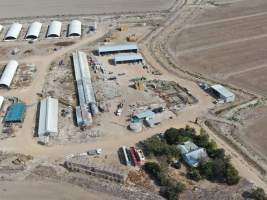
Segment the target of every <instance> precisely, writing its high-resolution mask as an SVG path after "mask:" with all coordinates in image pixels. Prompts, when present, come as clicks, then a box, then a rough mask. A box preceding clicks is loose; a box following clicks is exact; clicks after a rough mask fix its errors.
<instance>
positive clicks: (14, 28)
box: [4, 23, 22, 40]
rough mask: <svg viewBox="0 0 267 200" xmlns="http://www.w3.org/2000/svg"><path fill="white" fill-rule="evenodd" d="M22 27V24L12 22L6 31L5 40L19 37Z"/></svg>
mask: <svg viewBox="0 0 267 200" xmlns="http://www.w3.org/2000/svg"><path fill="white" fill-rule="evenodd" d="M21 29H22V24H20V23H14V24H12V25H11V26H10V28H9V29H8V31H7V33H6V35H5V38H4V40H16V39H18V37H19V34H20V31H21Z"/></svg>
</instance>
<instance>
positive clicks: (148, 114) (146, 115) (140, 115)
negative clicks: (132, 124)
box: [133, 110, 155, 121]
mask: <svg viewBox="0 0 267 200" xmlns="http://www.w3.org/2000/svg"><path fill="white" fill-rule="evenodd" d="M154 117H155V113H154V112H153V111H151V110H146V111H144V112H141V113H138V114H136V115H134V116H133V119H134V121H136V120H137V121H138V120H144V119H153V118H154ZM135 119H136V120H135Z"/></svg>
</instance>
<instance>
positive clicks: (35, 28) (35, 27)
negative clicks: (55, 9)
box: [26, 22, 42, 39]
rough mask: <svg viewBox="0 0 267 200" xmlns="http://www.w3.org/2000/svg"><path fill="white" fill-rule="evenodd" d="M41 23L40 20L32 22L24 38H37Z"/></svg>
mask: <svg viewBox="0 0 267 200" xmlns="http://www.w3.org/2000/svg"><path fill="white" fill-rule="evenodd" d="M41 28H42V24H41V23H40V22H33V23H32V24H31V25H30V27H29V29H28V32H27V34H26V39H37V38H38V37H39V34H40V32H41Z"/></svg>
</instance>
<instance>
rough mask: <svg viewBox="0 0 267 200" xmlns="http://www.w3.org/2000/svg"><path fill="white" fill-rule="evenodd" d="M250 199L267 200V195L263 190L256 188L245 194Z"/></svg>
mask: <svg viewBox="0 0 267 200" xmlns="http://www.w3.org/2000/svg"><path fill="white" fill-rule="evenodd" d="M244 195H245V196H246V197H248V198H249V199H254V200H267V195H266V194H265V192H264V190H263V189H262V188H255V189H253V190H252V191H250V192H245V194H244Z"/></svg>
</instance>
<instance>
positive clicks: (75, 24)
mask: <svg viewBox="0 0 267 200" xmlns="http://www.w3.org/2000/svg"><path fill="white" fill-rule="evenodd" d="M81 34H82V22H81V21H79V20H72V21H71V22H70V25H69V32H68V35H69V36H81Z"/></svg>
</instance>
